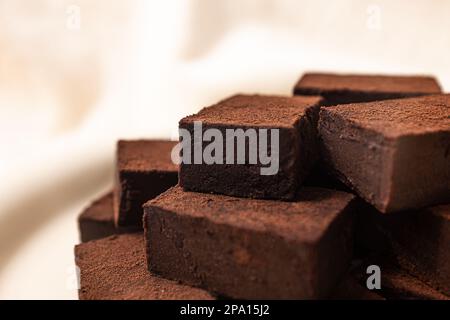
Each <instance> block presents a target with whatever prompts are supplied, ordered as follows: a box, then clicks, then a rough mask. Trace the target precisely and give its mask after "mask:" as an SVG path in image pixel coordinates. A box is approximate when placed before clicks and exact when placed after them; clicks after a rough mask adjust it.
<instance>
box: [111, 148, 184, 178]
mask: <svg viewBox="0 0 450 320" xmlns="http://www.w3.org/2000/svg"><path fill="white" fill-rule="evenodd" d="M176 143H177V142H174V141H166V140H120V141H119V142H118V146H117V147H118V150H119V152H118V154H117V168H118V170H119V171H122V170H124V171H133V172H139V171H142V172H149V171H169V172H176V171H177V170H178V166H177V165H176V164H174V163H173V162H172V160H171V152H172V148H173V147H174V146H175V145H176Z"/></svg>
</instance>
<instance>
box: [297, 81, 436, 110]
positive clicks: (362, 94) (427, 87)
mask: <svg viewBox="0 0 450 320" xmlns="http://www.w3.org/2000/svg"><path fill="white" fill-rule="evenodd" d="M436 93H441V88H440V85H439V83H438V82H437V81H436V79H435V78H434V77H429V76H391V75H363V74H361V75H356V74H331V73H306V74H305V75H303V76H302V77H301V79H300V80H299V81H298V82H297V84H296V85H295V87H294V94H296V95H322V96H323V97H324V98H325V103H326V105H336V104H345V103H353V102H368V101H379V100H385V99H397V98H406V97H415V96H421V95H427V94H436Z"/></svg>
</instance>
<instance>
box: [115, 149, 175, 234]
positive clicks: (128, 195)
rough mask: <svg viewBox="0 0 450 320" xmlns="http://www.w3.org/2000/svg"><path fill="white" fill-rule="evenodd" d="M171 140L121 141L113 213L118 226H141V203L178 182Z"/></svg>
mask: <svg viewBox="0 0 450 320" xmlns="http://www.w3.org/2000/svg"><path fill="white" fill-rule="evenodd" d="M175 145H176V143H175V142H171V141H158V140H136V141H119V143H118V145H117V172H116V187H115V190H114V215H115V223H116V226H118V227H121V226H124V227H126V226H142V214H143V211H142V205H143V204H144V203H145V202H147V201H148V200H150V199H152V198H154V197H156V196H157V195H159V194H161V193H162V192H164V191H166V190H167V189H169V188H170V187H172V186H174V185H176V184H177V182H178V166H177V165H176V164H174V163H173V162H172V159H171V152H172V148H173V147H174V146H175Z"/></svg>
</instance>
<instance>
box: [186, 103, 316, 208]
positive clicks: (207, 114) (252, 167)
mask: <svg viewBox="0 0 450 320" xmlns="http://www.w3.org/2000/svg"><path fill="white" fill-rule="evenodd" d="M321 101H322V100H321V98H320V97H295V98H292V97H279V96H260V95H236V96H233V97H231V98H229V99H226V100H224V101H221V102H219V103H218V104H216V105H213V106H211V107H208V108H205V109H203V110H201V111H200V112H199V113H197V114H196V115H192V116H189V117H186V118H184V119H182V120H181V121H180V129H186V130H188V131H189V132H190V134H191V137H193V136H194V122H196V121H201V123H202V126H203V132H204V131H205V130H207V129H217V130H219V131H220V132H221V133H222V136H223V137H224V140H226V141H224V143H223V160H222V161H223V164H217V163H214V164H205V163H204V161H203V162H202V164H194V161H191V164H187V163H185V162H183V163H182V164H181V166H180V185H181V186H182V187H183V188H184V189H185V190H190V191H197V192H210V193H218V194H226V195H231V196H239V197H248V198H265V199H285V200H289V199H292V198H294V197H295V194H296V192H297V190H298V188H299V187H300V186H301V185H302V183H303V181H304V179H305V178H306V176H307V175H308V174H309V172H310V170H311V168H312V167H313V165H314V164H315V161H316V160H317V158H318V150H317V143H316V142H317V141H316V139H317V130H316V124H317V119H318V112H319V106H320V104H321ZM227 129H231V130H239V129H242V130H244V131H246V132H247V130H248V129H254V130H256V136H255V138H254V139H253V141H251V139H250V138H246V143H245V164H238V160H237V157H238V154H239V150H238V149H237V147H236V146H235V150H236V151H234V154H233V155H227V152H226V149H227V148H226V144H227V143H230V141H228V140H231V139H232V138H228V139H226V130H227ZM260 129H268V130H269V131H268V139H267V145H268V150H271V143H272V140H271V137H272V136H271V134H272V131H271V129H276V130H278V132H279V141H278V142H279V143H278V145H279V153H278V155H276V153H275V152H274V153H272V151H271V153H270V154H273V155H275V156H276V158H278V160H279V164H278V165H277V167H278V171H274V172H273V173H272V174H268V175H263V174H262V173H261V168H267V167H270V164H263V163H262V162H261V161H260V160H261V157H260V156H259V155H260V150H263V149H261V138H260V137H261V133H262V131H259V130H260ZM233 139H234V138H233ZM255 139H256V140H258V141H256V140H255ZM191 140H192V142H191V150H194V139H191ZM234 141H235V142H237V141H238V140H237V139H235V140H234ZM275 143H276V142H275ZM209 144H210V142H203V144H202V151H203V150H205V147H206V146H208V145H209ZM252 148H255V149H256V151H257V155H258V161H257V163H256V164H250V161H249V150H250V149H252ZM192 153H193V152H192ZM241 153H242V152H241ZM227 157H228V158H229V159H232V161H230V160H229V161H228V164H227V160H226V159H227ZM192 158H194V155H192ZM272 160H273V159H272ZM230 162H231V164H230ZM272 164H275V161H272Z"/></svg>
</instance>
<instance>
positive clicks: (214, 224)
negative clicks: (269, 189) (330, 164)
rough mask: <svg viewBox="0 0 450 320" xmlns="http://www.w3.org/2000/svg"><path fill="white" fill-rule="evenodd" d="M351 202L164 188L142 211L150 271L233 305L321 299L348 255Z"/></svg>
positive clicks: (342, 196)
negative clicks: (239, 301) (251, 301)
mask: <svg viewBox="0 0 450 320" xmlns="http://www.w3.org/2000/svg"><path fill="white" fill-rule="evenodd" d="M353 200H354V196H353V195H351V194H348V193H344V192H338V191H334V190H327V189H320V188H304V189H302V190H301V191H300V192H299V194H298V197H297V198H296V199H295V201H292V202H283V201H274V200H260V199H258V200H256V199H246V198H235V197H230V196H224V195H212V194H204V193H195V192H188V191H183V189H182V188H181V187H179V186H177V187H174V188H171V189H170V190H168V191H167V192H165V193H163V194H162V195H160V196H159V197H158V198H156V199H154V200H152V201H149V202H148V203H147V204H145V206H144V211H145V215H144V228H145V229H144V230H145V237H146V241H147V260H148V267H149V270H150V271H151V272H154V273H156V274H159V275H161V276H163V277H166V278H169V279H173V280H179V281H182V282H184V283H187V284H190V285H194V286H199V287H202V288H208V290H210V291H212V292H215V293H217V294H220V295H222V296H226V297H230V298H238V299H266V298H268V299H282V298H285V299H314V298H326V297H328V295H329V294H330V291H331V290H332V289H333V288H334V286H335V285H336V283H337V282H338V280H339V278H340V277H341V276H342V275H343V274H344V273H345V272H346V270H347V267H348V265H349V263H350V259H351V255H352V233H353V231H352V222H353Z"/></svg>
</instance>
